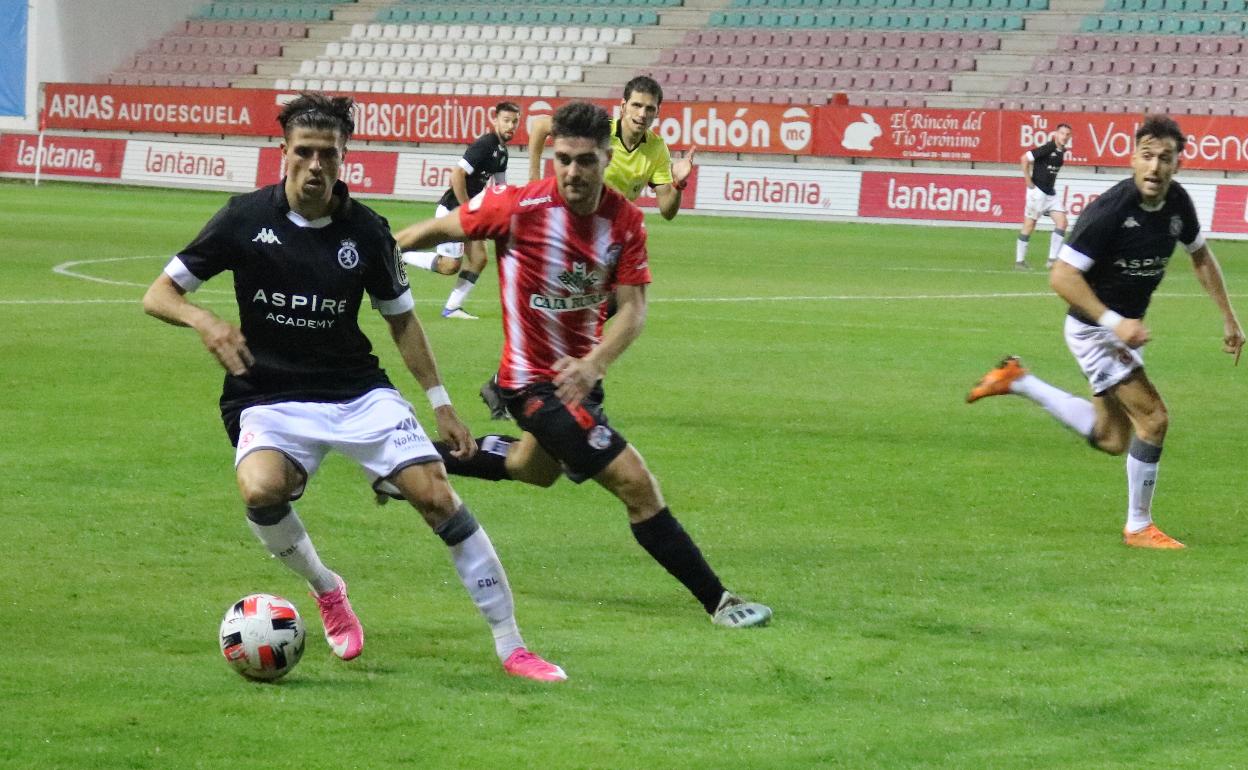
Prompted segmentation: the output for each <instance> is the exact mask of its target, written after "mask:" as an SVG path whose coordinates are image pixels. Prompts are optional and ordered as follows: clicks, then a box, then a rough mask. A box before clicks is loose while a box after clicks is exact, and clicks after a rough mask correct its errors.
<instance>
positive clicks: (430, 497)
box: [143, 93, 567, 681]
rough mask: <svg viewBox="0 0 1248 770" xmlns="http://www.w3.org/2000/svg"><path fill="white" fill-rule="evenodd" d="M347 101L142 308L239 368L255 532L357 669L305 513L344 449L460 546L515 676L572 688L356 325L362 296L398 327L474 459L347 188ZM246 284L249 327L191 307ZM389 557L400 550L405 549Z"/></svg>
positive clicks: (226, 411)
mask: <svg viewBox="0 0 1248 770" xmlns="http://www.w3.org/2000/svg"><path fill="white" fill-rule="evenodd" d="M351 109H352V102H351V100H350V99H349V98H345V97H337V98H330V97H327V96H325V95H323V94H317V93H304V94H300V96H299V97H297V98H296V99H294V100H293V101H291V102H290V103H289V104H287V105H286V106H285V108H284V109H283V110H282V111H281V113H280V115H279V116H278V121H279V122H280V124H281V126H282V132H283V140H282V145H281V150H282V157H283V159H284V161H285V167H286V176H285V177H284V178H283V179H282V181H281V182H279V183H278V184H276V185H271V186H269V187H265V188H262V189H260V190H257V191H255V192H253V193H249V194H247V195H239V196H237V197H234V198H232V199H231V200H230V201H229V203H227V204H226V206H225V207H224V208H223V209H221V210H220V211H219V212H217V214H216V215H215V216H214V217H213V218H212V219H211V220H210V221H209V222H208V224H207V225H205V227H204V229H203V230H202V231H201V232H200V234H199V236H198V237H196V238H195V240H194V241H192V242H191V243H190V245H188V246H187V247H186V248H184V249H182V250H181V251H180V252H179V253H178V255H177V256H175V257H174V258H173V259H172V260H170V262H169V264H168V266H167V267H166V268H165V270H164V272H163V273H162V274H161V275H160V276H159V277H158V278H157V279H156V280H155V281H154V282H153V283H152V285H151V287H150V288H149V289H148V290H147V294H146V295H145V296H144V297H143V307H144V309H145V310H146V311H147V312H148V313H149V314H151V315H153V316H155V317H156V318H159V319H160V320H162V321H165V322H167V323H170V324H173V325H174V326H189V327H191V328H192V329H194V330H195V331H196V332H198V333H199V336H200V339H201V341H202V342H203V344H204V346H205V347H206V348H208V350H209V351H210V352H211V353H212V354H213V355H214V356H215V357H216V359H217V360H218V362H220V364H221V365H222V366H223V367H224V368H225V370H226V376H225V385H224V391H223V393H222V396H221V414H222V418H223V419H224V421H225V424H226V429H227V432H228V433H229V435H230V440H231V442H232V443H234V444H235V445H236V447H237V451H236V453H235V469H236V475H237V480H238V489H239V492H240V493H241V495H242V498H243V502H244V504H245V505H246V507H247V519H248V522H249V524H250V526H251V529H252V531H253V532H254V533H255V534H256V536H257V537H258V538H259V539H260V541H261V542H262V543H263V544H264V545H265V547H266V548H267V549H268V550H269V552H270V553H271V554H272V555H273V556H274V557H275V558H276V559H277V560H279V561H280V562H282V563H283V564H284V565H285V566H286V567H288V568H289V569H291V570H292V571H293V572H295V573H296V574H298V575H299V576H300V577H302V578H303V579H304V580H306V581H307V582H308V585H309V587H310V588H311V589H312V591H313V595H314V596H315V597H316V601H317V605H318V606H319V609H320V612H321V619H322V621H323V623H324V626H325V639H326V641H327V642H328V643H329V645H330V648H331V649H332V650H333V652H334V654H335V655H337V656H338V657H339V658H341V659H343V660H350V659H352V658H354V657H356V656H358V655H359V654H360V653H361V652H362V651H363V647H364V629H363V627H362V626H361V625H360V621H359V618H358V617H356V614H355V612H354V611H353V610H352V608H351V603H350V601H348V599H347V585H346V583H345V582H344V581H343V580H342V578H341V577H339V576H338V574H337V573H335V572H333V571H332V570H330V569H329V568H328V567H326V566H325V565H324V564H323V563H322V562H321V559H320V557H319V556H318V555H317V552H316V549H315V548H314V547H313V545H312V541H311V539H310V538H309V536H308V533H307V531H306V530H305V529H304V526H303V523H302V522H301V521H300V519H299V516H298V514H296V513H295V512H294V509H293V508H292V507H291V501H292V500H296V499H298V498H299V497H300V496H301V495H302V494H303V492H304V488H305V487H306V485H307V482H308V480H309V479H310V478H311V477H312V476H313V474H315V472H316V470H317V468H318V467H319V465H320V463H321V461H322V460H323V459H324V458H325V456H326V455H327V454H328V452H329V451H330V450H331V449H334V450H337V451H339V452H342V453H343V454H345V455H348V456H349V457H351V458H352V459H354V460H355V461H356V462H357V463H359V464H360V466H361V467H362V468H363V470H364V472H365V474H366V475H367V476H368V477H369V479H370V480H371V481H372V482H373V483H374V486H375V487H381V486H383V485H385V486H387V487H388V488H391V489H397V490H398V491H399V492H400V493H401V494H402V496H403V497H404V498H406V499H407V500H408V501H410V502H411V504H412V505H413V506H414V507H415V508H416V509H417V510H419V511H420V513H421V514H422V516H423V517H424V519H425V521H426V522H427V523H428V524H429V526H430V527H431V528H432V529H433V530H434V531H435V532H436V533H437V534H438V535H439V536H440V537H441V538H442V539H443V541H445V543H446V545H447V546H448V548H449V549H450V555H451V560H452V561H453V562H454V564H455V568H456V571H457V572H458V573H459V577H460V580H461V582H462V583H463V584H464V586H465V588H467V589H468V592H469V594H470V595H471V597H472V599H473V602H474V603H475V604H476V605H477V608H478V609H479V610H480V612H481V614H482V615H483V616H484V617H485V620H486V622H487V623H488V624H489V626H490V630H491V631H492V633H493V636H494V645H495V652H496V653H497V654H498V656H499V659H500V661H502V663H503V668H504V670H506V671H507V673H509V674H512V675H513V676H521V677H526V678H529V679H537V680H543V681H557V680H562V679H566V678H567V677H566V675H565V674H564V673H563V671H562V669H560V668H559V667H558V666H555V665H552V664H550V663H548V662H546V661H544V660H542V659H541V658H540V657H538V656H537V655H534V654H533V653H531V652H529V651H528V650H526V649H525V647H524V642H523V640H522V639H521V637H520V631H519V628H518V627H517V625H516V620H515V613H514V609H513V601H512V594H511V588H510V587H509V586H508V583H507V576H506V574H505V573H504V571H503V565H502V563H501V562H500V561H499V558H498V555H497V554H496V553H495V552H494V547H493V545H492V544H491V543H490V539H489V537H488V536H487V535H486V534H485V530H484V529H483V528H482V527H481V526H480V525H479V524H478V523H477V521H476V519H475V518H474V517H473V515H472V514H471V513H470V512H469V511H468V509H467V508H466V507H465V506H464V504H463V503H462V502H461V501H460V499H459V496H458V495H456V494H455V491H454V490H453V489H451V485H450V483H449V482H448V481H447V478H446V470H445V468H444V467H443V465H442V462H441V461H440V459H439V457H438V453H437V451H436V450H435V449H434V447H433V444H432V442H431V441H430V440H429V438H428V436H426V435H425V432H424V430H423V429H422V428H421V426H420V423H419V422H418V421H417V420H416V418H415V415H414V412H413V410H412V407H411V405H410V404H408V403H407V401H405V400H404V399H403V397H402V396H400V395H399V393H398V391H397V390H395V388H394V386H393V385H392V384H391V383H390V380H389V378H388V377H387V376H386V373H385V372H384V371H382V369H381V367H380V366H379V364H378V361H377V358H376V356H374V355H373V354H372V346H371V344H370V343H369V341H368V338H367V337H365V336H364V333H363V332H362V331H361V330H360V327H359V324H358V318H357V317H358V315H359V310H360V305H361V303H362V301H363V296H364V293H365V292H367V293H368V295H369V297H370V300H371V302H372V305H373V307H374V308H376V309H377V310H378V311H379V312H380V313H381V315H382V317H383V318H385V320H386V323H387V325H388V326H389V328H390V334H391V336H392V337H393V339H394V341H395V344H396V345H397V346H398V348H399V351H400V353H401V354H402V357H403V361H404V363H405V364H406V365H407V368H408V369H409V371H410V372H411V374H412V376H413V377H415V378H416V380H417V381H419V382H420V384H421V387H422V388H424V389H425V392H426V394H427V395H428V397H429V402H430V406H431V407H432V408H433V411H434V415H435V417H436V419H437V423H438V431H439V432H440V433H441V434H442V436H443V437H444V438H445V439H446V440H447V441H449V442H450V445H451V447H452V448H453V453H454V454H457V455H460V456H470V455H471V454H472V453H473V451H475V444H474V443H473V442H472V434H471V433H469V431H468V428H467V427H466V426H465V425H464V424H463V423H462V422H460V420H459V417H458V416H457V415H456V413H455V409H454V407H452V406H451V402H450V398H449V397H448V396H447V393H446V389H445V388H444V387H443V386H442V383H441V377H440V376H439V374H438V368H437V364H436V363H435V362H434V358H433V353H432V351H431V350H430V349H429V344H428V342H427V341H426V339H425V333H424V330H423V329H422V328H421V325H420V321H418V320H417V319H416V316H415V315H414V314H413V313H412V307H413V301H412V295H411V292H410V291H409V290H408V286H407V276H406V274H405V273H404V271H403V263H402V259H401V255H400V254H399V250H398V248H397V246H396V244H395V242H394V238H393V237H392V236H391V234H390V229H389V225H388V224H387V222H386V220H385V219H383V218H382V217H380V216H378V215H377V214H376V213H374V212H373V211H372V210H370V209H369V208H367V207H366V206H364V205H363V204H361V203H358V202H357V201H355V200H353V199H352V198H351V195H350V192H349V191H348V190H347V186H346V185H345V184H343V183H342V182H341V181H339V178H338V177H339V172H340V170H341V167H342V161H343V159H344V157H345V156H346V152H347V141H348V140H349V139H350V137H351V133H352V131H353V130H354V128H355V123H354V121H353V120H352V117H351ZM227 270H228V271H230V272H231V273H232V274H233V279H234V293H235V297H236V299H237V302H238V311H239V317H240V319H241V321H240V325H239V326H235V325H234V324H232V323H230V322H228V321H226V320H224V319H221V318H219V317H217V316H216V315H215V314H213V313H212V312H211V311H209V310H207V309H205V308H202V307H200V306H198V305H195V304H192V303H191V302H190V301H188V300H187V299H186V294H187V293H188V292H191V291H194V290H196V289H198V288H199V286H200V285H201V284H202V283H204V282H205V281H207V280H209V279H210V278H212V277H213V276H215V275H217V274H219V273H222V272H224V271H227ZM395 545H396V544H390V547H388V548H387V549H386V550H387V551H390V550H394V549H395V548H394V547H395Z"/></svg>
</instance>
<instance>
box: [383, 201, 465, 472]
mask: <svg viewBox="0 0 1248 770" xmlns="http://www.w3.org/2000/svg"><path fill="white" fill-rule="evenodd" d="M443 218H444V219H450V218H451V217H443ZM384 317H385V319H386V324H387V325H388V326H389V327H390V336H391V337H392V338H393V339H394V344H395V346H396V347H397V348H398V349H399V355H401V356H402V357H403V363H404V364H406V365H407V370H408V371H409V372H411V373H412V376H413V377H415V378H416V381H417V382H419V383H420V387H422V388H424V390H425V394H426V395H428V396H429V401H430V404H431V405H432V406H433V407H434V408H433V415H434V417H435V418H436V419H437V421H438V433H439V434H440V435H441V436H442V438H443V439H445V440H446V442H447V443H449V444H450V445H451V454H453V455H455V456H456V457H458V458H461V459H467V458H469V457H472V455H473V454H475V453H476V451H477V442H475V441H473V438H472V431H470V430H468V426H467V425H464V423H463V421H462V420H460V419H459V415H458V414H457V413H456V412H455V407H453V406H451V404H450V399H449V398H448V397H447V396H446V390H445V388H443V386H442V377H441V375H440V374H438V363H437V361H435V360H434V357H433V349H432V348H431V347H429V339H428V338H427V337H426V336H425V329H424V327H423V326H421V325H420V319H418V318H417V317H416V314H415V313H413V312H412V311H410V310H409V311H407V312H404V313H399V314H398V315H388V316H384Z"/></svg>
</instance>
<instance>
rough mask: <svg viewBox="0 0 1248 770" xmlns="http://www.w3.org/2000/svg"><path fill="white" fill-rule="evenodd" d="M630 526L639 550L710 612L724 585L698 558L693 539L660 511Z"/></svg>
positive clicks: (670, 513)
mask: <svg viewBox="0 0 1248 770" xmlns="http://www.w3.org/2000/svg"><path fill="white" fill-rule="evenodd" d="M632 527H633V537H635V538H637V542H638V543H641V547H642V548H645V549H646V552H647V553H649V554H650V555H651V556H652V557H654V560H655V561H657V562H658V563H659V564H662V565H663V568H664V569H666V570H667V571H668V572H670V573H672V577H674V578H676V579H677V580H679V581H680V582H681V583H682V584H684V586H685V588H688V589H689V592H690V593H691V594H693V595H694V596H695V597H697V599H698V601H700V602H702V606H703V607H704V608H705V609H706V611H707V612H708V613H712V612H714V611H715V608H716V607H718V606H719V600H720V598H721V597H722V596H723V594H724V584H723V583H721V582H719V577H718V576H717V575H716V574H715V571H714V570H712V569H711V567H710V565H709V564H707V563H706V559H704V558H702V552H701V551H699V550H698V546H697V545H695V544H694V542H693V538H691V537H689V533H687V532H685V529H684V527H682V526H680V522H679V521H676V517H675V516H673V515H672V512H671V511H670V510H668V509H667V508H664V509H663V510H661V511H659V512H658V513H657V514H656V515H655V516H654V517H653V518H650V519H646V520H645V521H643V522H641V523H640V524H633V525H632Z"/></svg>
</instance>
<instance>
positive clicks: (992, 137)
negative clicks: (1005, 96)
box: [814, 107, 1001, 162]
mask: <svg viewBox="0 0 1248 770" xmlns="http://www.w3.org/2000/svg"><path fill="white" fill-rule="evenodd" d="M1000 115H1001V113H998V112H990V111H986V110H948V109H938V108H932V109H928V108H921V107H824V108H822V109H820V110H819V122H818V128H817V130H816V131H815V142H814V154H815V155H821V156H833V157H846V156H848V157H852V158H906V159H912V160H944V161H958V162H965V161H988V162H996V161H998V160H1000V157H1001V147H1000V141H999V138H1000Z"/></svg>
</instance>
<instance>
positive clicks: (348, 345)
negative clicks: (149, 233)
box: [166, 180, 411, 444]
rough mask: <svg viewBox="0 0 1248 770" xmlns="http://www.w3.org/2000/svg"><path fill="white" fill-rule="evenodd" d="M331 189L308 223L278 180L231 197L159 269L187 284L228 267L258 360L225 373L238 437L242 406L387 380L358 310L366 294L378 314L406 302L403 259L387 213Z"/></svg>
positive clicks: (348, 394) (227, 415)
mask: <svg viewBox="0 0 1248 770" xmlns="http://www.w3.org/2000/svg"><path fill="white" fill-rule="evenodd" d="M283 182H284V180H283ZM334 195H335V196H337V197H338V198H339V201H340V202H339V205H338V208H337V210H336V211H335V212H334V214H333V216H332V217H324V218H322V219H319V220H315V221H312V222H308V221H307V220H305V219H304V218H303V217H301V216H299V215H298V214H297V213H294V212H292V211H291V210H290V205H289V203H288V202H287V200H286V193H285V189H284V186H283V183H281V182H279V183H278V184H275V185H272V186H269V187H264V188H261V189H259V190H257V191H255V192H252V193H248V194H246V195H239V196H236V197H234V198H231V199H230V201H229V203H227V204H226V205H225V207H224V208H222V209H221V210H220V211H218V212H217V213H216V215H215V216H213V218H212V219H211V220H209V222H208V224H206V225H205V226H204V229H203V230H202V231H201V232H200V233H199V235H198V236H197V237H196V238H195V240H193V241H192V242H191V243H190V245H189V246H187V247H186V248H185V249H182V250H181V251H180V252H179V253H178V256H177V257H176V258H175V260H174V262H172V263H170V267H169V268H167V269H166V272H167V273H169V274H170V277H172V278H173V279H174V281H175V282H177V283H179V285H181V286H182V288H184V289H187V290H194V289H195V288H198V286H199V283H201V282H203V281H206V280H208V279H209V278H212V277H213V276H214V275H216V274H218V273H220V272H222V271H225V270H229V271H231V272H232V273H233V275H234V294H235V297H236V299H237V300H238V311H239V317H240V325H241V327H242V332H243V336H244V337H245V338H246V339H247V347H248V349H250V350H251V352H252V355H254V356H255V359H256V362H255V364H254V365H252V366H251V367H249V369H248V371H247V373H246V374H244V375H242V376H241V377H238V376H234V375H232V374H229V373H227V374H226V376H225V385H224V387H223V389H222V394H221V416H222V419H223V420H224V421H225V425H226V430H227V432H229V434H230V440H231V442H233V443H235V444H237V442H238V416H239V413H240V412H242V410H243V409H245V408H247V407H249V406H254V405H256V404H271V403H277V402H281V401H321V402H326V401H348V400H351V399H354V398H358V397H359V396H362V395H364V394H365V393H367V392H368V391H370V390H373V389H375V388H379V387H393V386H392V385H391V384H390V380H389V379H388V378H387V377H386V373H385V372H384V371H382V369H381V366H380V364H379V363H378V361H377V357H376V356H374V355H373V354H372V345H371V344H370V343H369V341H368V338H367V337H365V336H364V333H363V332H362V331H361V330H360V327H359V323H358V319H357V316H358V315H359V310H360V303H361V301H362V299H363V294H364V292H365V291H367V292H368V293H369V295H370V297H371V298H372V300H373V304H374V306H377V307H379V309H382V310H383V311H393V312H396V313H397V312H402V311H403V310H405V309H409V308H410V307H411V294H410V293H409V291H408V287H407V275H406V274H405V273H404V270H403V261H402V256H401V254H400V253H399V251H398V249H397V248H396V246H395V242H394V238H393V237H392V236H391V235H390V229H389V225H388V223H387V222H386V220H385V219H384V218H382V217H381V216H379V215H378V214H376V213H375V212H373V211H372V210H371V209H369V208H368V207H367V206H364V205H362V204H360V203H357V202H355V201H353V200H352V199H351V197H350V195H349V193H348V190H347V187H346V185H345V184H343V183H342V182H339V183H338V184H337V185H336V186H335V188H334ZM179 262H180V263H181V267H182V268H184V269H185V271H186V272H182V271H181V270H180V269H179V265H178V263H179ZM188 284H189V285H188Z"/></svg>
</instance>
